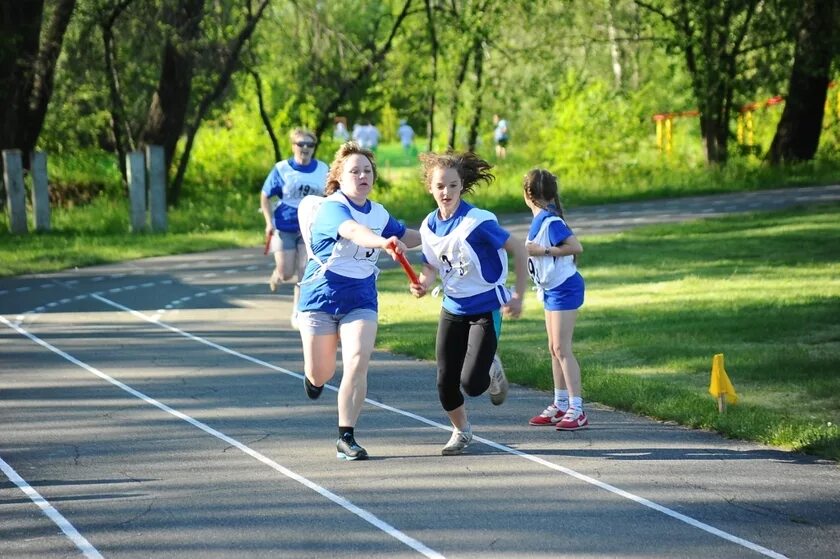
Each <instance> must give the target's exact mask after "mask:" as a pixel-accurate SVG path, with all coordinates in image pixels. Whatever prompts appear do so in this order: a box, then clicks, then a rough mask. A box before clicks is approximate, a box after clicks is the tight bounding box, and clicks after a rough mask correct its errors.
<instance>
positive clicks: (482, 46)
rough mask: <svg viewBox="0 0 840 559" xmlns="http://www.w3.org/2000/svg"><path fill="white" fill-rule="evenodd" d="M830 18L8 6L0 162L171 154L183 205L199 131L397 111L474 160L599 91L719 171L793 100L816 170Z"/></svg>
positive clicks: (53, 3) (246, 5)
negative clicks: (646, 115)
mask: <svg viewBox="0 0 840 559" xmlns="http://www.w3.org/2000/svg"><path fill="white" fill-rule="evenodd" d="M838 4H840V2H838V0H798V1H793V0H721V1H718V2H696V1H692V0H598V1H596V2H578V1H573V0H557V1H555V2H548V3H532V2H526V1H524V0H390V1H380V0H356V1H354V2H351V3H347V2H337V1H330V0H328V1H323V0H295V1H289V0H216V1H213V2H210V1H206V0H29V1H26V2H19V1H16V0H0V120H2V122H0V148H2V149H6V148H19V149H22V150H23V151H24V152H25V153H28V152H29V151H30V150H31V149H33V148H34V147H36V146H39V145H41V146H49V147H52V148H55V149H76V148H90V147H96V148H100V149H104V150H108V151H111V152H113V153H114V154H115V155H116V156H117V157H118V158H119V161H120V162H121V163H122V162H124V155H125V153H126V152H128V151H131V150H134V149H138V148H141V147H142V146H144V145H146V144H160V145H162V146H164V150H165V156H166V162H167V167H168V169H169V175H170V178H171V180H170V185H169V188H170V193H169V194H170V200H171V201H173V203H177V201H178V199H179V196H180V193H181V188H182V185H183V179H184V174H185V171H186V169H187V166H188V164H189V162H190V154H191V148H192V145H193V141H194V139H195V137H196V134H197V133H198V131H199V129H200V127H201V126H202V123H205V122H206V121H207V120H208V119H216V118H218V117H219V116H220V115H223V114H224V113H225V111H227V110H228V109H229V108H230V107H232V106H235V105H237V104H239V105H241V104H247V105H249V106H250V110H252V111H254V113H255V114H256V113H257V112H259V114H260V115H261V117H262V122H263V123H264V126H265V127H266V132H267V134H266V143H267V145H269V144H270V145H271V146H273V150H274V153H275V154H276V156H277V157H281V155H282V148H281V142H280V141H278V139H277V138H278V136H279V134H278V132H277V129H279V128H284V127H288V126H291V125H295V124H305V125H307V126H309V127H311V128H313V129H314V130H315V131H316V133H317V134H318V135H319V137H322V136H325V135H329V134H330V133H331V129H332V125H333V119H334V117H335V116H337V115H343V116H346V117H347V118H349V119H350V120H351V122H355V121H358V120H363V119H378V118H382V115H383V114H385V111H388V110H390V111H392V112H396V113H398V114H399V115H400V116H402V117H404V118H407V119H408V120H409V122H411V123H412V124H413V125H414V126H415V128H416V129H418V130H421V131H425V132H426V133H427V134H428V136H429V147H431V146H432V145H433V144H443V145H447V146H456V145H458V146H462V145H463V146H466V147H468V148H470V149H473V148H475V147H476V145H477V144H478V143H479V142H480V137H481V134H482V131H483V130H486V128H487V126H488V122H489V117H490V116H491V115H492V114H494V113H501V114H504V115H506V116H508V117H509V118H510V117H512V116H514V115H515V116H516V117H517V120H518V121H519V122H526V121H530V122H533V123H535V124H534V126H533V127H529V129H530V130H531V131H532V132H533V131H536V130H538V129H539V127H540V125H541V123H546V122H547V121H550V120H551V119H552V118H554V116H553V113H552V110H553V108H554V107H556V106H557V104H558V103H559V102H561V101H562V99H560V98H559V96H561V95H563V93H562V91H566V92H568V91H569V90H570V88H574V87H581V88H582V87H584V86H585V85H586V84H587V83H589V82H592V81H593V80H603V81H605V82H606V83H609V84H610V87H612V88H613V90H614V94H615V95H618V96H625V97H627V96H630V95H632V94H633V92H636V91H641V90H643V88H645V87H646V86H649V85H650V84H656V85H657V86H661V87H656V88H653V89H652V90H651V93H650V96H652V97H655V99H654V100H653V101H651V102H658V103H661V104H665V103H671V104H673V105H675V106H679V105H689V104H693V105H694V106H696V107H697V109H698V110H699V113H700V116H699V118H700V134H701V135H702V139H703V142H704V147H705V153H706V158H707V161H708V162H709V163H711V164H723V163H725V162H726V161H727V158H728V156H729V154H730V153H731V149H730V146H729V144H730V139H731V137H732V134H733V131H732V125H731V122H732V116H733V111H734V110H735V109H736V107H737V106H738V104H739V103H742V102H743V101H744V100H745V99H751V98H753V97H755V96H756V95H759V94H761V93H764V92H783V93H784V95H785V97H786V105H785V107H784V112H783V115H782V118H781V121H780V123H779V126H778V130H777V131H776V135H775V138H774V140H773V142H772V146H771V147H770V149H769V152H768V154H767V158H768V161H769V162H770V163H772V164H783V163H785V162H789V161H799V160H807V159H810V158H812V157H814V154H815V152H816V150H817V146H818V144H819V140H820V134H821V129H822V122H823V107H824V106H825V102H826V95H827V91H828V86H829V81H830V79H831V76H832V72H833V71H836V70H837V58H838V57H837V53H838V51H839V50H840V49H838V41H840V39H838V34H837V33H834V32H833V30H834V29H837V28H838V27H840V26H838V24H839V23H840V7H838ZM569 76H572V78H571V79H570V78H569ZM564 84H565V85H564ZM569 84H571V85H569ZM252 92H255V93H252Z"/></svg>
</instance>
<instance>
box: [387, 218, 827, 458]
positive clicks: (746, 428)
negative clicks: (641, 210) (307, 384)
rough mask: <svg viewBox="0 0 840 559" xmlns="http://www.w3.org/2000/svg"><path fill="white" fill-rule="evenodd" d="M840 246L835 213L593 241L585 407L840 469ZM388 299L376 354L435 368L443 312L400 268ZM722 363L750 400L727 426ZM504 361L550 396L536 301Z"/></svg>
mask: <svg viewBox="0 0 840 559" xmlns="http://www.w3.org/2000/svg"><path fill="white" fill-rule="evenodd" d="M839 241H840V206H838V205H834V206H827V207H825V206H824V207H821V208H815V209H807V210H797V211H790V212H785V213H767V214H756V215H751V216H737V217H732V218H725V219H716V220H709V221H702V222H694V223H688V224H680V225H667V226H652V227H646V228H643V229H636V230H633V231H631V232H627V233H623V234H618V235H609V236H593V237H587V238H585V239H583V244H584V248H585V253H584V254H583V258H582V262H581V266H580V269H581V272H582V274H583V276H584V278H585V279H586V284H587V293H586V303H585V305H584V307H583V309H582V310H581V312H580V314H579V318H578V325H577V328H576V331H575V353H576V355H577V357H578V359H579V361H580V363H581V367H582V371H583V386H584V396H585V399H586V400H591V401H597V402H600V403H603V404H607V405H609V406H613V407H616V408H619V409H623V410H629V411H633V412H636V413H639V414H643V415H647V416H651V417H655V418H658V419H662V420H671V421H676V422H679V423H680V424H683V425H688V426H691V427H699V428H707V429H713V430H716V431H719V432H721V433H723V434H725V435H727V436H730V437H734V438H741V439H747V440H753V441H759V442H762V443H766V444H770V445H775V446H779V447H783V448H788V449H793V450H799V451H804V452H808V453H813V454H816V455H819V456H823V457H828V458H832V459H835V460H837V459H840V428H838V423H840V320H838V317H840V280H838V278H840V248H838V247H839V246H840V243H839ZM380 289H381V293H382V295H381V297H380V302H381V311H380V312H381V326H380V330H379V340H378V341H379V345H380V346H382V347H383V348H387V349H389V350H392V351H395V352H398V353H404V354H408V355H412V356H415V357H419V358H423V359H434V339H435V328H436V325H437V315H438V311H439V307H440V300H439V299H433V298H424V299H420V300H415V299H414V298H412V297H410V296H409V295H408V294H407V288H406V285H405V277H404V275H402V272H401V271H398V270H394V271H388V272H385V273H383V274H382V276H380ZM715 353H724V354H725V356H726V367H727V372H728V373H729V376H730V378H731V379H732V382H733V383H734V385H735V388H736V390H737V392H738V395H739V397H740V402H739V403H738V404H737V405H734V406H730V407H729V408H728V410H727V412H726V413H725V414H722V415H721V414H719V413H718V411H717V405H716V401H715V400H714V399H713V398H712V397H711V396H710V395H709V393H708V391H707V390H708V386H709V377H710V370H711V363H712V356H713V355H714V354H715ZM500 354H501V356H502V358H503V360H504V362H505V369H506V371H507V373H508V376H509V378H510V379H511V380H512V381H513V382H516V383H519V384H523V385H527V386H531V387H535V388H539V389H542V390H546V391H550V390H551V389H552V384H551V372H550V371H551V369H550V361H549V355H548V349H547V347H546V334H545V328H544V319H543V312H542V307H541V306H540V304H539V303H538V302H537V300H536V297H535V296H534V295H533V293H530V294H529V295H528V297H527V299H526V305H525V312H524V316H523V318H522V319H521V320H508V321H505V323H504V327H503V335H502V339H501V346H500ZM549 398H550V396H549V395H548V394H547V395H546V400H548V399H549ZM546 403H547V402H546ZM538 411H540V410H534V413H536V412H538ZM525 420H526V418H523V421H525Z"/></svg>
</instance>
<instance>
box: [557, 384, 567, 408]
mask: <svg viewBox="0 0 840 559" xmlns="http://www.w3.org/2000/svg"><path fill="white" fill-rule="evenodd" d="M554 406H555V407H556V408H557V409H559V410H560V411H566V410H567V409H569V391H568V390H565V389H564V390H560V389H557V388H555V389H554Z"/></svg>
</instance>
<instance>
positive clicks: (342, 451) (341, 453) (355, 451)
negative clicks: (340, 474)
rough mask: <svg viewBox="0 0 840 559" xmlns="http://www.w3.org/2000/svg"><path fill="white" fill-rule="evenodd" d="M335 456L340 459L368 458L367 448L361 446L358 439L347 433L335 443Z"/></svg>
mask: <svg viewBox="0 0 840 559" xmlns="http://www.w3.org/2000/svg"><path fill="white" fill-rule="evenodd" d="M335 449H336V453H335V457H336V458H338V459H339V460H367V458H368V453H367V450H365V449H363V448H362V447H360V446H359V443H357V442H356V439H355V438H354V437H353V435H351V434H350V433H347V434H346V435H344V436H343V437H341V438H340V439H338V442H336V443H335Z"/></svg>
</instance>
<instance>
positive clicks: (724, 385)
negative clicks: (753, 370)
mask: <svg viewBox="0 0 840 559" xmlns="http://www.w3.org/2000/svg"><path fill="white" fill-rule="evenodd" d="M709 394H711V395H712V396H714V397H715V398H717V400H718V411H719V412H720V413H723V412H725V411H726V404H727V403H730V404H737V403H738V395H737V394H736V393H735V387H734V386H732V382H731V381H730V380H729V375H727V374H726V369H724V367H723V354H722V353H718V354H717V355H715V356H714V358H713V359H712V380H711V382H710V383H709Z"/></svg>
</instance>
